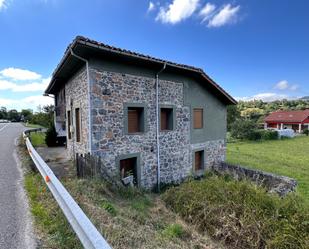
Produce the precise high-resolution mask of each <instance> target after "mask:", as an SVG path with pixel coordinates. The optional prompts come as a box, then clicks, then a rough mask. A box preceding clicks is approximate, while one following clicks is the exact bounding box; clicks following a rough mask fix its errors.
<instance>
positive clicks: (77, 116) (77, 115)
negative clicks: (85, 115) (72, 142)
mask: <svg viewBox="0 0 309 249" xmlns="http://www.w3.org/2000/svg"><path fill="white" fill-rule="evenodd" d="M75 129H76V142H80V110H79V108H76V109H75Z"/></svg>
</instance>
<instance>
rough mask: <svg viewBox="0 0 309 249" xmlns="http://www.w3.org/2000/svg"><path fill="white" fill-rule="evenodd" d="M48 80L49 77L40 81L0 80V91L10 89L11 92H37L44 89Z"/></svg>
mask: <svg viewBox="0 0 309 249" xmlns="http://www.w3.org/2000/svg"><path fill="white" fill-rule="evenodd" d="M49 82H50V78H46V79H42V80H41V81H40V82H33V83H26V84H21V83H18V84H17V83H15V82H10V81H7V80H0V91H1V90H10V91H12V92H37V91H44V90H45V89H46V88H47V86H48V83H49Z"/></svg>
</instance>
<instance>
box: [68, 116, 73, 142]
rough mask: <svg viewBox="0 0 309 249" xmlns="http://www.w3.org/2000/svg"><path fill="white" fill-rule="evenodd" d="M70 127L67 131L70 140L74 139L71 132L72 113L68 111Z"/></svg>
mask: <svg viewBox="0 0 309 249" xmlns="http://www.w3.org/2000/svg"><path fill="white" fill-rule="evenodd" d="M67 118H68V127H67V130H68V137H69V139H71V138H72V135H71V131H70V127H71V111H68V117H67Z"/></svg>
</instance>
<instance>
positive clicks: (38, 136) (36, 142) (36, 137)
mask: <svg viewBox="0 0 309 249" xmlns="http://www.w3.org/2000/svg"><path fill="white" fill-rule="evenodd" d="M30 140H31V143H32V145H33V146H34V147H38V146H46V143H45V133H44V132H32V133H30Z"/></svg>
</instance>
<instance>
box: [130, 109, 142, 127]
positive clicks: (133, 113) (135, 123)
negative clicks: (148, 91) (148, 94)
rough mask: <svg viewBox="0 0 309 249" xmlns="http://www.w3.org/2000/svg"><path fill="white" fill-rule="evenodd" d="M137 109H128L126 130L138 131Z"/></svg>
mask: <svg viewBox="0 0 309 249" xmlns="http://www.w3.org/2000/svg"><path fill="white" fill-rule="evenodd" d="M139 131H140V127H139V111H138V110H137V109H131V110H130V109H129V110H128V132H129V133H135V132H139Z"/></svg>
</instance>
